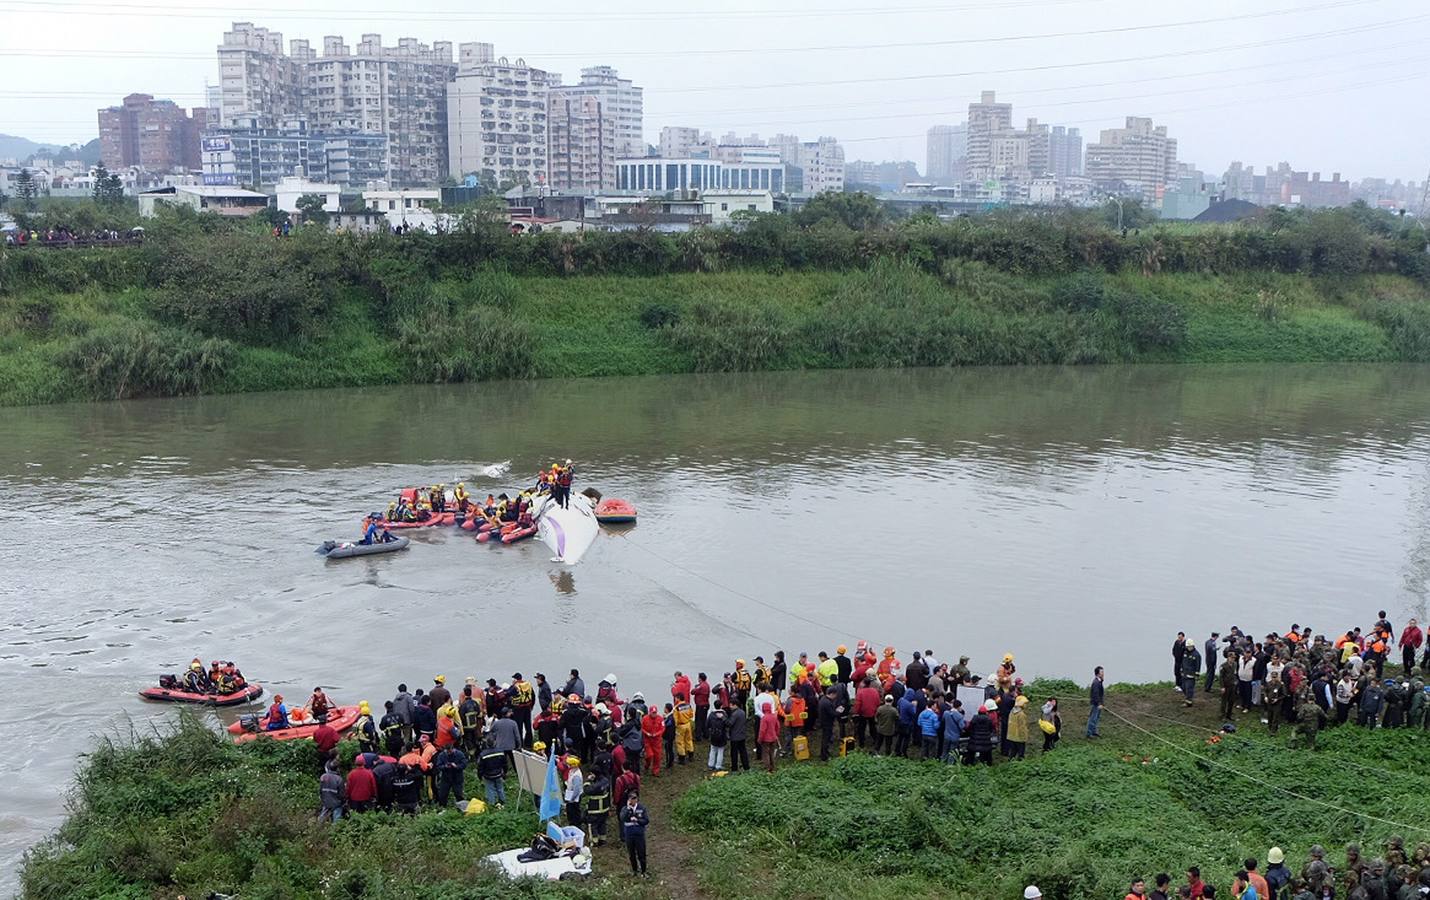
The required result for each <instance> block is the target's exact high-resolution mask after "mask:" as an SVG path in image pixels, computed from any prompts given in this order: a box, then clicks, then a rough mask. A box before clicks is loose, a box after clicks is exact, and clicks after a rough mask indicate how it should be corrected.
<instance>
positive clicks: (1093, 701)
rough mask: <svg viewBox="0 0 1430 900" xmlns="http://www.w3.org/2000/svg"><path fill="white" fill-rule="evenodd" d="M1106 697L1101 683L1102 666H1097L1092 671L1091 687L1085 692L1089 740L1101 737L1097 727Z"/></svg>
mask: <svg viewBox="0 0 1430 900" xmlns="http://www.w3.org/2000/svg"><path fill="white" fill-rule="evenodd" d="M1106 695H1107V691H1106V688H1104V686H1103V683H1102V666H1098V667H1097V668H1096V669H1093V670H1092V687H1090V688H1088V691H1087V699H1088V703H1089V709H1088V711H1087V736H1088V737H1090V738H1095V737H1102V735H1100V734H1098V732H1097V725H1098V722H1100V721H1102V701H1103V698H1104V697H1106Z"/></svg>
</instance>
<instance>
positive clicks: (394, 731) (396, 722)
mask: <svg viewBox="0 0 1430 900" xmlns="http://www.w3.org/2000/svg"><path fill="white" fill-rule="evenodd" d="M382 720H383V721H384V722H387V724H386V725H383V726H381V728H380V730H381V731H382V736H383V737H384V738H389V739H390V738H392V737H393V736H395V735H399V734H402V720H401V719H399V718H398V717H397V714H396V713H390V714H388V715H386V716H383V717H382ZM389 720H391V721H389Z"/></svg>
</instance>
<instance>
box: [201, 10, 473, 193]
mask: <svg viewBox="0 0 1430 900" xmlns="http://www.w3.org/2000/svg"><path fill="white" fill-rule="evenodd" d="M218 58H219V78H220V91H221V97H222V109H221V111H220V121H221V123H222V124H223V125H225V126H230V125H233V124H234V123H235V122H236V121H237V120H239V119H248V118H255V119H261V120H266V121H270V122H276V121H281V120H284V119H288V118H292V117H295V116H302V117H304V118H306V119H307V120H308V124H309V128H310V129H311V130H312V131H313V132H314V133H320V134H352V133H362V134H381V135H384V136H385V137H386V138H387V142H388V152H387V160H388V167H389V170H388V177H387V180H388V181H390V182H391V183H393V184H395V185H419V184H423V185H425V184H433V183H435V182H437V181H439V180H440V179H441V178H443V177H444V176H445V175H446V174H447V168H446V164H447V121H446V119H447V108H446V103H445V101H444V98H445V94H446V89H447V83H448V82H449V81H450V80H451V78H452V75H453V73H454V72H455V71H456V65H455V64H454V63H453V61H452V45H451V43H449V42H447V41H436V42H434V43H433V44H432V45H431V46H430V47H429V46H428V45H427V44H423V43H421V42H419V41H418V40H416V39H415V38H401V39H400V40H398V42H397V46H396V47H384V46H382V36H381V35H377V34H365V35H363V36H362V40H361V41H360V42H359V43H358V45H357V48H356V52H354V51H353V50H352V49H351V48H350V47H349V46H348V45H347V44H345V43H343V39H342V38H341V37H336V36H332V35H329V36H327V37H325V38H323V52H322V54H321V55H319V54H318V53H317V51H316V50H314V49H313V48H312V46H311V45H310V44H309V43H308V41H306V40H294V41H291V42H290V43H289V52H288V53H286V54H285V53H284V52H283V36H282V35H281V34H279V33H277V32H270V31H269V30H268V29H266V28H258V27H255V26H254V25H253V24H252V23H250V22H235V23H234V25H233V30H232V31H228V32H225V33H224V42H223V44H221V45H220V46H219V48H218Z"/></svg>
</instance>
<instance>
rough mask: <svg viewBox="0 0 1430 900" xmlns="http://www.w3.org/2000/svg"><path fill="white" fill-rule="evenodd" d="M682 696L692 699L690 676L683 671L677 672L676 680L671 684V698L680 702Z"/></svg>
mask: <svg viewBox="0 0 1430 900" xmlns="http://www.w3.org/2000/svg"><path fill="white" fill-rule="evenodd" d="M682 698H684V699H686V700H689V699H690V676H689V675H686V674H685V673H683V672H676V673H675V680H674V681H673V682H671V685H670V699H672V700H674V701H675V702H676V703H677V704H678V703H680V701H681V699H682Z"/></svg>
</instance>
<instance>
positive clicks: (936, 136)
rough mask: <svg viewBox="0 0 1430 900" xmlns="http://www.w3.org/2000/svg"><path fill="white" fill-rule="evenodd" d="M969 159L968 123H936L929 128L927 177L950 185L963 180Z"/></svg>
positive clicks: (934, 181)
mask: <svg viewBox="0 0 1430 900" xmlns="http://www.w3.org/2000/svg"><path fill="white" fill-rule="evenodd" d="M967 159H968V125H967V124H966V123H965V124H963V125H935V126H933V127H932V128H930V129H929V130H928V158H927V163H928V164H927V168H928V172H927V178H928V180H929V181H932V182H933V183H934V184H943V185H950V184H956V183H958V182H960V181H962V180H963V175H964V169H965V166H966V162H967Z"/></svg>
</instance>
